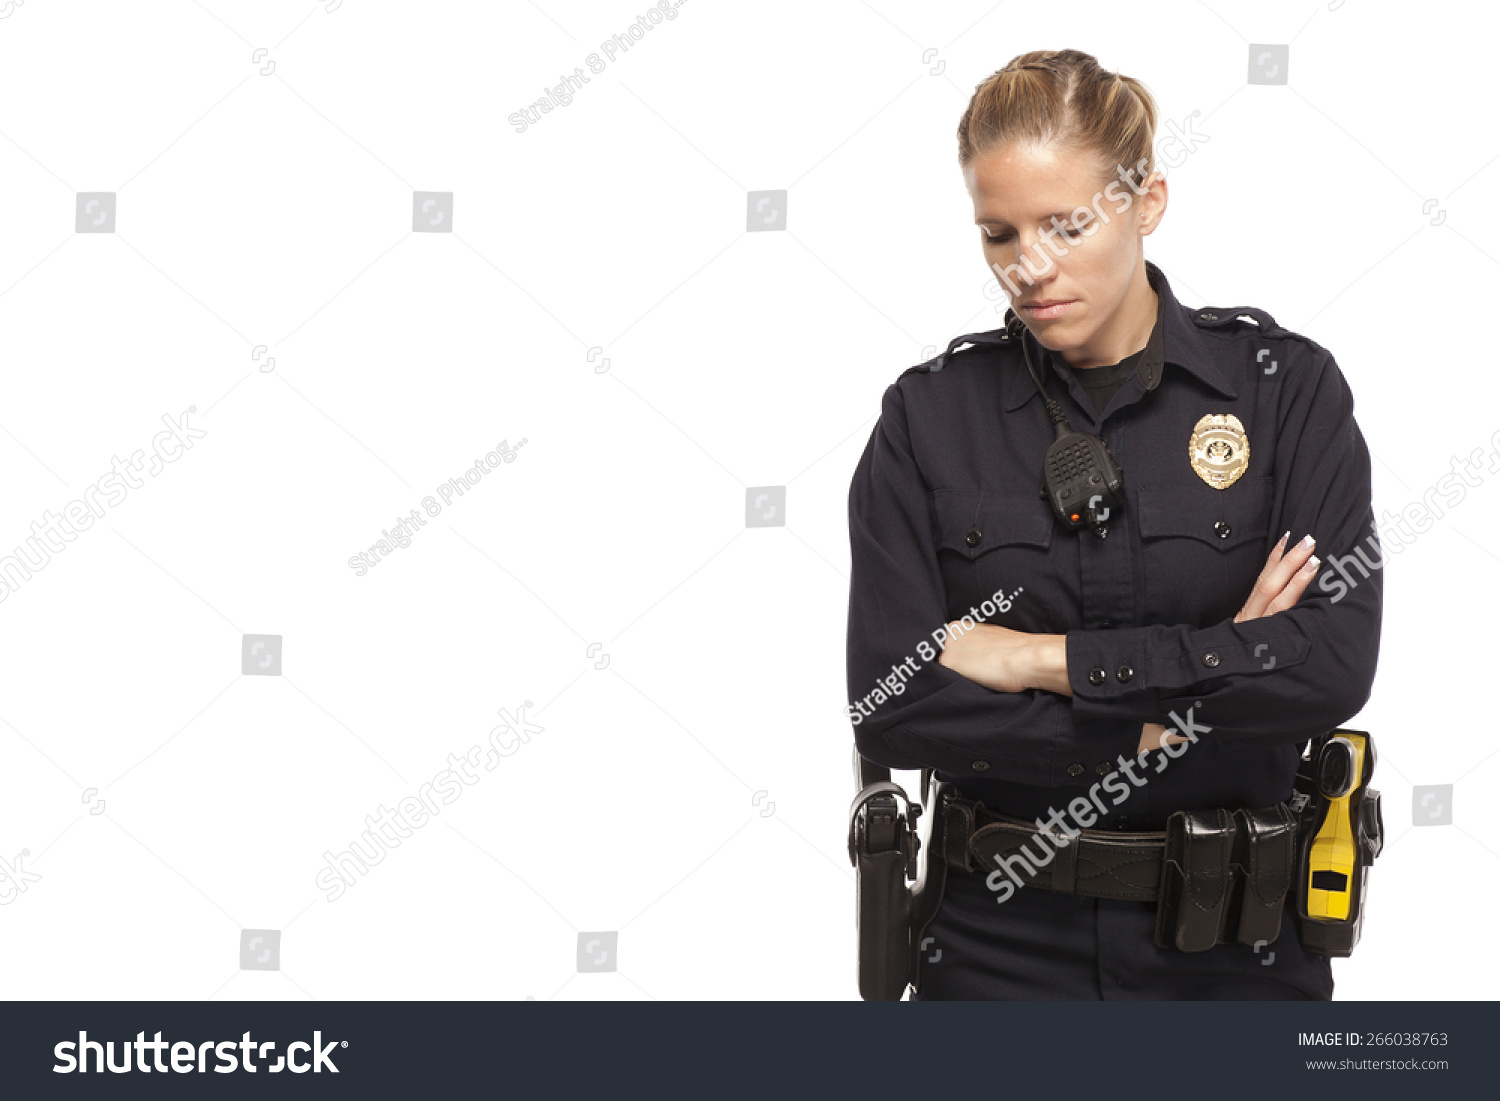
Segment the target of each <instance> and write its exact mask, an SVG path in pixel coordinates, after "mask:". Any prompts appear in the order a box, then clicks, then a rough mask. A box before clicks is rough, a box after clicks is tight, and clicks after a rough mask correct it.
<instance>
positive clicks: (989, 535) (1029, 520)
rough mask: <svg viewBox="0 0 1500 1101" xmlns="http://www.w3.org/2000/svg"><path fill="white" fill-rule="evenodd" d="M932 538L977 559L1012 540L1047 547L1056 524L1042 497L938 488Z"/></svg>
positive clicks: (934, 494) (933, 512)
mask: <svg viewBox="0 0 1500 1101" xmlns="http://www.w3.org/2000/svg"><path fill="white" fill-rule="evenodd" d="M931 501H932V525H933V538H934V541H935V542H936V543H937V545H938V547H939V548H947V549H948V550H952V551H957V552H958V553H959V554H962V555H965V556H967V557H969V558H976V557H978V556H979V555H981V554H984V553H985V552H986V551H990V550H994V549H995V548H996V547H1000V546H1005V545H1006V544H1010V543H1026V544H1030V545H1031V546H1035V547H1046V546H1050V545H1051V543H1052V529H1053V526H1054V524H1055V521H1054V520H1053V517H1052V513H1051V511H1050V510H1048V508H1047V504H1046V502H1045V501H1043V500H1042V499H1041V498H1040V497H1037V496H1032V497H1023V496H1018V495H1015V494H995V493H972V492H966V491H958V490H943V489H940V490H935V491H934V492H933V493H932V494H931Z"/></svg>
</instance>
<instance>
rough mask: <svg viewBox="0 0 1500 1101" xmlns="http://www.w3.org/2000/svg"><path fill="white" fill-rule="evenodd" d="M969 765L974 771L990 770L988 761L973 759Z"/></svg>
mask: <svg viewBox="0 0 1500 1101" xmlns="http://www.w3.org/2000/svg"><path fill="white" fill-rule="evenodd" d="M969 767H970V768H972V769H973V770H974V771H975V772H988V771H989V770H990V763H989V762H988V761H975V762H974V763H973V764H972V765H970V766H969Z"/></svg>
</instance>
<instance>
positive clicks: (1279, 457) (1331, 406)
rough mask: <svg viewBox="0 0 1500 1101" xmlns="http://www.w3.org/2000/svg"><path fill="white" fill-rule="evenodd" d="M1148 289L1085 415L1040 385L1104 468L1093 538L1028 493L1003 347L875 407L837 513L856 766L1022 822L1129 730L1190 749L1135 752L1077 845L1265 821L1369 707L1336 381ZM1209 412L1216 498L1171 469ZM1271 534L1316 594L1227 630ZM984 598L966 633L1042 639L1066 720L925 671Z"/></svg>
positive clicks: (939, 365)
mask: <svg viewBox="0 0 1500 1101" xmlns="http://www.w3.org/2000/svg"><path fill="white" fill-rule="evenodd" d="M1146 267H1147V275H1148V278H1149V280H1150V282H1151V285H1152V287H1153V289H1154V290H1155V291H1156V293H1157V296H1158V307H1159V308H1158V313H1157V321H1156V326H1155V328H1154V330H1153V332H1152V334H1151V337H1150V340H1149V343H1148V344H1147V347H1146V349H1145V354H1144V355H1142V356H1141V358H1140V360H1139V362H1138V364H1137V370H1136V373H1135V375H1134V376H1133V377H1131V378H1128V379H1127V380H1126V381H1125V383H1124V385H1122V386H1121V387H1120V388H1119V390H1118V391H1117V392H1116V393H1115V394H1114V395H1113V397H1112V398H1111V399H1110V400H1109V402H1108V403H1107V405H1106V406H1105V407H1104V409H1103V410H1102V411H1100V410H1097V409H1096V408H1095V407H1094V404H1093V402H1092V401H1090V400H1089V396H1088V394H1087V393H1086V392H1085V391H1084V389H1083V387H1082V386H1081V385H1080V383H1079V381H1078V377H1077V376H1078V375H1079V374H1086V372H1078V371H1070V372H1060V371H1058V370H1057V369H1055V368H1054V367H1051V366H1048V365H1046V363H1038V368H1039V370H1040V371H1041V372H1042V377H1043V379H1044V381H1045V382H1046V384H1047V389H1048V393H1049V395H1050V396H1051V397H1052V398H1053V399H1054V400H1056V401H1057V402H1058V403H1059V404H1060V405H1061V407H1062V409H1063V411H1064V412H1065V413H1066V415H1067V418H1068V420H1069V422H1070V423H1071V425H1072V426H1073V428H1074V429H1076V430H1078V431H1082V432H1089V433H1095V434H1100V435H1102V436H1103V438H1104V440H1105V442H1106V444H1107V445H1108V447H1109V450H1110V454H1111V455H1112V456H1113V457H1114V459H1115V461H1116V462H1117V463H1118V464H1119V465H1120V466H1121V467H1122V468H1123V469H1124V472H1125V473H1124V498H1125V504H1124V507H1123V509H1122V510H1117V511H1116V513H1115V514H1113V515H1111V516H1110V517H1109V518H1108V519H1107V521H1106V524H1105V528H1106V533H1105V534H1104V535H1103V536H1102V537H1101V535H1100V534H1099V533H1096V532H1094V531H1093V530H1091V529H1089V528H1084V529H1083V530H1081V531H1077V532H1073V531H1068V530H1067V529H1065V528H1063V527H1062V526H1061V525H1060V524H1059V523H1058V522H1057V520H1056V519H1055V518H1054V516H1053V514H1052V512H1051V509H1050V507H1049V505H1048V503H1047V502H1046V501H1045V500H1043V499H1042V498H1041V497H1040V496H1039V494H1038V489H1039V487H1040V485H1041V481H1042V473H1041V472H1042V459H1043V456H1044V455H1045V453H1046V451H1047V447H1048V445H1049V444H1050V443H1051V441H1052V440H1053V438H1054V430H1053V428H1052V426H1051V424H1050V422H1049V420H1048V417H1047V415H1046V411H1045V409H1044V407H1043V404H1042V401H1041V399H1040V397H1039V395H1038V394H1037V391H1036V387H1035V385H1034V383H1033V381H1032V379H1031V376H1030V375H1029V374H1028V372H1027V369H1026V364H1025V361H1024V360H1023V358H1022V351H1021V347H1020V344H1019V341H1017V340H1013V339H1010V338H1009V337H1007V336H1006V335H1005V333H1004V331H1003V330H994V331H992V332H989V333H982V334H971V335H969V336H966V337H960V338H958V339H957V340H955V341H954V342H953V344H952V345H950V346H949V349H948V351H946V352H944V353H943V355H941V356H938V357H936V358H935V359H933V360H931V361H929V362H927V363H925V364H922V365H920V366H917V367H913V368H910V369H909V370H907V371H905V372H904V373H903V374H902V375H901V376H900V377H899V378H898V379H897V380H896V381H895V382H894V383H892V384H891V386H890V387H889V388H887V390H886V392H885V395H884V399H883V403H882V407H881V415H880V419H879V422H878V423H877V424H876V426H875V429H874V431H873V433H872V434H871V437H870V440H869V443H868V444H867V446H866V448H865V451H864V453H863V455H862V456H861V458H860V461H859V464H858V467H857V468H856V470H855V473H854V478H853V481H852V484H851V485H850V489H849V534H850V553H851V560H852V561H851V565H852V570H851V581H850V595H849V620H848V663H847V675H848V698H849V700H850V709H849V716H850V719H851V721H852V722H853V723H854V735H855V740H856V742H857V744H858V747H859V750H860V753H861V754H862V755H864V756H865V757H867V758H869V759H870V760H872V761H875V762H877V763H879V764H883V765H886V766H888V767H890V768H898V769H917V768H932V769H934V770H935V771H936V773H937V775H938V776H939V777H940V778H942V779H946V780H950V781H952V782H954V783H956V784H957V785H958V787H959V789H960V791H961V792H962V793H963V794H965V795H967V796H968V797H970V798H978V799H982V800H983V801H984V802H985V803H986V804H987V805H988V806H990V807H992V808H993V809H995V810H998V811H1000V812H1002V813H1009V814H1015V815H1018V816H1021V817H1025V818H1028V819H1029V818H1032V817H1034V816H1036V815H1041V814H1045V813H1046V812H1047V810H1048V808H1049V807H1062V806H1063V805H1064V803H1063V802H1061V801H1060V800H1067V799H1069V798H1071V797H1072V796H1074V795H1077V794H1083V793H1086V792H1087V791H1088V790H1089V788H1090V786H1091V785H1096V784H1097V782H1098V780H1099V778H1100V777H1102V776H1105V775H1106V774H1107V773H1109V772H1110V771H1112V770H1114V769H1116V768H1118V767H1119V763H1120V760H1121V758H1126V759H1130V758H1134V757H1135V756H1136V745H1137V743H1138V741H1139V739H1140V734H1141V726H1142V724H1143V723H1146V722H1157V723H1163V724H1165V725H1166V726H1167V728H1168V730H1169V731H1175V730H1178V729H1179V726H1178V725H1177V724H1176V723H1175V722H1174V719H1173V717H1172V716H1173V713H1174V712H1175V713H1176V715H1177V716H1178V717H1180V718H1182V719H1183V720H1184V721H1186V722H1188V723H1189V728H1190V729H1194V730H1195V731H1196V737H1197V740H1196V741H1195V742H1190V743H1187V744H1186V745H1185V746H1184V747H1182V748H1180V749H1179V750H1178V755H1177V756H1175V757H1172V758H1170V759H1169V758H1168V757H1167V755H1166V754H1164V753H1161V752H1157V753H1150V754H1147V755H1146V756H1145V758H1144V760H1145V762H1146V766H1145V767H1141V766H1140V765H1139V764H1137V765H1136V771H1137V772H1138V773H1141V774H1143V775H1144V776H1145V777H1146V778H1147V779H1148V780H1149V782H1148V783H1146V784H1144V785H1143V786H1139V787H1135V786H1133V787H1131V789H1130V791H1131V793H1130V796H1129V798H1128V799H1126V800H1124V801H1123V802H1121V803H1120V804H1119V805H1118V806H1116V807H1112V808H1111V816H1110V818H1109V819H1108V820H1107V821H1105V822H1102V823H1100V824H1099V825H1100V826H1104V827H1114V828H1120V829H1137V830H1139V829H1161V828H1163V827H1164V825H1165V822H1166V818H1167V816H1168V815H1170V814H1171V813H1172V812H1173V811H1174V810H1179V809H1191V808H1204V807H1216V806H1223V807H1239V806H1245V807H1264V806H1268V805H1270V804H1272V803H1275V802H1278V801H1280V800H1283V799H1286V798H1287V797H1288V796H1289V795H1290V794H1291V790H1292V780H1293V776H1294V774H1295V772H1296V767H1297V759H1298V757H1299V756H1300V754H1301V746H1302V743H1304V742H1305V740H1306V739H1308V738H1309V737H1311V736H1313V735H1316V734H1322V733H1324V732H1326V731H1328V730H1331V729H1333V728H1335V727H1338V726H1340V725H1341V724H1343V723H1345V722H1346V721H1347V720H1348V719H1350V718H1351V717H1352V716H1353V715H1355V714H1356V713H1357V712H1358V711H1359V710H1360V708H1361V707H1362V706H1363V705H1364V703H1365V701H1366V700H1367V699H1368V698H1369V695H1370V688H1371V684H1372V682H1373V679H1374V675H1375V665H1376V655H1377V651H1378V648H1379V637H1380V609H1381V577H1382V571H1381V570H1380V569H1379V568H1377V567H1378V566H1379V565H1380V564H1381V558H1380V550H1379V537H1378V534H1377V533H1376V529H1375V522H1374V515H1373V512H1372V510H1371V502H1370V459H1369V451H1368V449H1367V448H1366V446H1365V442H1364V437H1363V436H1362V434H1361V433H1360V430H1359V427H1358V426H1357V424H1356V423H1355V420H1354V399H1353V396H1352V394H1351V392H1350V389H1349V385H1348V383H1347V382H1346V381H1345V379H1344V376H1343V373H1342V372H1341V371H1340V370H1339V368H1338V365H1337V364H1336V363H1335V362H1334V359H1333V356H1332V355H1330V354H1329V352H1328V351H1327V350H1326V349H1324V348H1323V347H1321V346H1320V345H1318V344H1317V343H1315V342H1314V341H1312V340H1309V339H1308V338H1307V337H1305V336H1302V335H1301V334H1298V333H1294V332H1290V331H1288V330H1285V329H1282V328H1280V327H1278V326H1277V325H1276V324H1275V321H1274V320H1273V319H1272V318H1271V316H1270V315H1269V314H1267V313H1265V311H1263V310H1258V309H1255V308H1253V307H1241V308H1236V309H1221V308H1209V309H1189V308H1187V307H1185V306H1182V305H1181V304H1179V303H1178V302H1177V300H1176V298H1175V297H1174V296H1173V294H1172V291H1171V288H1170V286H1169V285H1168V283H1167V280H1166V278H1165V277H1164V276H1163V275H1162V273H1161V271H1160V269H1158V268H1157V267H1156V266H1155V265H1154V264H1151V263H1149V262H1148V263H1147V265H1146ZM966 343H968V344H971V345H972V346H971V347H968V348H962V347H960V346H961V345H964V344H966ZM1033 347H1034V346H1033ZM1033 354H1034V356H1035V352H1034V353H1033ZM1044 359H1045V360H1046V361H1047V363H1050V357H1044ZM1212 414H1232V415H1233V416H1235V417H1236V418H1238V420H1239V421H1240V423H1241V424H1242V425H1243V427H1244V432H1245V436H1246V438H1247V440H1248V445H1249V464H1248V467H1247V468H1246V469H1245V470H1244V473H1243V474H1242V475H1241V476H1240V477H1239V479H1238V480H1237V481H1235V482H1234V483H1233V484H1231V485H1229V486H1228V487H1227V488H1224V489H1216V488H1214V487H1213V486H1211V485H1209V484H1208V483H1207V482H1206V481H1205V480H1204V479H1203V478H1202V477H1200V476H1199V474H1198V473H1197V472H1196V471H1195V469H1194V468H1193V466H1192V465H1191V463H1190V461H1189V439H1190V437H1191V435H1192V433H1193V430H1194V426H1195V425H1196V424H1197V423H1198V422H1199V420H1200V418H1202V417H1204V416H1206V415H1212ZM1287 530H1290V531H1291V536H1290V538H1289V539H1288V542H1287V545H1288V547H1289V548H1290V547H1291V546H1292V545H1293V544H1294V543H1295V542H1296V541H1297V540H1299V539H1301V538H1302V537H1303V535H1305V534H1307V533H1311V534H1312V535H1313V536H1314V537H1315V538H1316V539H1317V546H1316V549H1315V551H1314V553H1315V554H1317V555H1318V556H1319V557H1320V558H1321V559H1322V562H1321V564H1320V565H1319V567H1318V576H1317V577H1315V578H1314V580H1313V581H1312V582H1311V583H1310V584H1309V585H1308V587H1307V589H1306V591H1304V593H1303V594H1302V596H1301V598H1300V599H1299V601H1298V602H1297V604H1296V606H1295V607H1293V608H1291V609H1289V610H1287V611H1283V612H1279V613H1277V614H1276V615H1272V616H1267V617H1262V618H1259V619H1254V620H1249V621H1246V622H1243V623H1235V622H1233V618H1234V616H1235V614H1236V612H1238V611H1239V609H1240V608H1241V606H1242V605H1243V604H1244V602H1245V600H1246V599H1247V598H1248V596H1249V595H1250V591H1251V588H1252V586H1253V584H1254V582H1255V579H1256V577H1257V575H1258V574H1259V573H1260V570H1261V568H1262V567H1263V566H1264V564H1265V560H1266V556H1267V555H1268V554H1269V553H1270V551H1271V548H1272V547H1273V545H1274V544H1275V543H1276V542H1277V540H1278V539H1279V538H1280V537H1281V535H1282V533H1283V532H1285V531H1287ZM997 593H999V594H1001V599H1000V600H999V606H1000V607H1001V608H1004V610H996V612H995V614H994V615H992V616H988V617H984V618H985V621H986V622H990V623H994V624H998V625H1000V626H1002V627H1010V628H1014V629H1016V630H1020V631H1027V632H1034V633H1048V634H1066V636H1067V668H1068V681H1069V684H1070V685H1071V687H1072V691H1073V695H1072V696H1071V697H1068V696H1064V695H1060V694H1058V693H1054V692H1048V691H1043V690H1039V689H1031V690H1027V691H1024V692H997V691H994V690H992V689H989V688H986V687H983V686H981V685H980V684H978V683H976V682H975V681H972V680H969V679H968V678H966V677H964V676H962V675H961V674H959V673H956V672H954V671H952V670H951V669H948V668H946V667H944V666H942V665H940V664H939V663H938V661H937V660H936V653H937V647H936V646H934V645H933V632H934V631H935V630H937V629H938V628H940V627H941V626H942V625H943V624H945V623H946V622H948V621H949V620H953V619H957V618H960V617H962V616H964V615H965V614H974V613H973V612H972V609H975V608H977V607H979V606H980V605H981V603H982V602H983V601H984V600H986V599H990V598H992V597H994V594H997ZM1007 600H1008V603H1007ZM980 614H981V615H982V612H981V613H980ZM929 654H930V655H931V657H930V658H929V657H927V656H926V655H929ZM1194 705H1196V707H1195V706H1194ZM1189 708H1193V710H1192V712H1191V718H1189V711H1188V709H1189ZM1205 728H1207V729H1206V730H1205ZM1109 798H1110V797H1109V796H1106V799H1109ZM1096 802H1097V800H1096ZM1096 828H1098V827H1096Z"/></svg>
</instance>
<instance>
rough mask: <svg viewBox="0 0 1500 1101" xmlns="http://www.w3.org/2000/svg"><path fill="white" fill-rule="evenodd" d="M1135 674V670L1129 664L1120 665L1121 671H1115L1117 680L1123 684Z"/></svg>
mask: <svg viewBox="0 0 1500 1101" xmlns="http://www.w3.org/2000/svg"><path fill="white" fill-rule="evenodd" d="M1133 676H1135V670H1134V669H1132V668H1131V667H1130V666H1128V665H1122V666H1120V668H1119V671H1118V672H1116V673H1115V680H1117V681H1119V682H1120V683H1121V684H1124V683H1125V682H1126V681H1128V680H1129V679H1130V678H1131V677H1133Z"/></svg>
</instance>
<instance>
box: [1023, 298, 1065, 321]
mask: <svg viewBox="0 0 1500 1101" xmlns="http://www.w3.org/2000/svg"><path fill="white" fill-rule="evenodd" d="M1077 301H1078V300H1077V299H1076V298H1040V299H1037V300H1036V301H1035V302H1027V303H1025V304H1023V305H1022V306H1021V307H1020V308H1021V312H1022V313H1024V314H1025V315H1026V316H1027V317H1029V318H1031V319H1032V320H1034V321H1046V320H1048V319H1049V318H1053V317H1061V316H1062V315H1063V314H1064V313H1066V312H1067V311H1068V310H1070V309H1071V308H1072V307H1073V306H1074V305H1075V304H1076V303H1077Z"/></svg>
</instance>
